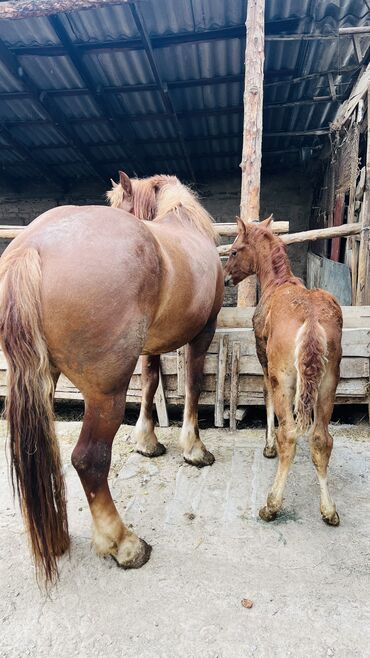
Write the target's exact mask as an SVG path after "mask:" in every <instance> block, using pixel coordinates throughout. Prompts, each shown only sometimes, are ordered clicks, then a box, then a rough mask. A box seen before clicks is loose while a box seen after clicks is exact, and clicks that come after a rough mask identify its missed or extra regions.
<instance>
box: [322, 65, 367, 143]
mask: <svg viewBox="0 0 370 658" xmlns="http://www.w3.org/2000/svg"><path fill="white" fill-rule="evenodd" d="M369 83H370V64H368V66H367V67H366V69H362V70H361V71H360V73H359V76H358V78H357V82H356V83H355V85H354V86H353V89H352V91H351V94H350V96H349V98H348V99H347V100H346V101H345V102H344V103H342V105H341V106H340V107H339V108H338V112H337V114H336V116H335V119H334V121H333V123H332V124H331V129H332V130H340V129H341V128H342V127H343V126H344V124H345V123H346V122H347V121H348V119H349V118H350V117H351V115H352V114H353V112H354V111H355V110H356V108H357V106H358V104H359V102H360V101H361V100H362V99H364V98H365V96H366V94H367V88H368V85H369Z"/></svg>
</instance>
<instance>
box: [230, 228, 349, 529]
mask: <svg viewBox="0 0 370 658" xmlns="http://www.w3.org/2000/svg"><path fill="white" fill-rule="evenodd" d="M237 222H238V235H237V238H236V240H235V242H234V243H233V245H232V247H231V253H230V256H229V259H228V261H227V263H226V266H225V282H226V283H227V282H229V281H232V282H233V283H234V284H235V285H236V284H237V283H239V282H240V281H242V280H243V279H245V278H246V277H247V276H249V275H251V274H257V276H258V279H259V282H260V286H261V299H260V301H259V303H258V306H257V307H256V310H255V313H254V317H253V327H254V331H255V337H256V347H257V355H258V358H259V361H260V363H261V366H262V369H263V373H264V391H265V401H266V413H267V433H266V445H265V448H264V455H265V457H275V456H276V448H277V453H278V457H279V463H278V468H277V473H276V477H275V481H274V484H273V486H272V489H271V491H270V493H269V495H268V497H267V503H266V505H265V506H264V507H263V508H262V509H261V510H260V517H261V518H262V519H264V520H265V521H272V520H273V519H274V518H275V517H276V515H277V512H278V511H279V510H280V509H281V506H282V502H283V491H284V486H285V483H286V479H287V475H288V471H289V467H290V465H291V463H292V461H293V459H294V456H295V450H296V439H297V435H298V434H299V433H304V432H305V431H306V430H308V429H310V435H309V441H310V448H311V456H312V461H313V463H314V465H315V467H316V471H317V475H318V480H319V484H320V493H321V504H320V510H321V514H322V518H323V520H324V521H325V522H326V523H328V524H329V525H333V526H336V525H338V524H339V516H338V514H337V512H336V508H335V504H334V502H333V500H332V498H331V496H330V494H329V491H328V485H327V467H328V463H329V459H330V454H331V451H332V446H333V439H332V437H331V436H330V434H329V431H328V424H329V421H330V418H331V415H332V411H333V406H334V400H335V391H336V388H337V384H338V380H339V365H340V360H341V355H342V349H341V337H342V312H341V309H340V306H339V305H338V303H337V302H336V300H335V299H334V297H333V296H332V295H330V294H329V293H327V292H325V291H324V290H307V288H305V286H304V285H303V283H302V281H301V280H300V279H297V278H296V277H295V276H293V274H292V271H291V269H290V266H289V260H288V257H287V254H286V250H285V246H284V244H283V242H282V241H281V240H280V238H278V237H277V236H276V235H274V234H273V233H272V231H271V230H270V228H269V224H270V222H271V218H269V219H267V220H265V221H264V222H261V223H260V224H256V223H248V224H245V223H244V222H243V221H242V220H241V219H239V218H237ZM275 414H276V416H277V419H278V430H277V433H276V448H275V430H274V417H275Z"/></svg>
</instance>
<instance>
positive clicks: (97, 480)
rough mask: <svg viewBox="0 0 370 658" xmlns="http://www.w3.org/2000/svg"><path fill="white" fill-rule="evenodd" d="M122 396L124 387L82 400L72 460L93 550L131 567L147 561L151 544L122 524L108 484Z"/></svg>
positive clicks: (121, 409)
mask: <svg viewBox="0 0 370 658" xmlns="http://www.w3.org/2000/svg"><path fill="white" fill-rule="evenodd" d="M125 399H126V391H125V392H124V393H120V394H119V395H101V394H99V395H94V397H92V396H91V397H89V398H88V399H86V400H85V405H86V410H85V416H84V421H83V425H82V430H81V434H80V438H79V440H78V443H77V445H76V447H75V449H74V451H73V453H72V463H73V466H74V467H75V469H76V470H77V472H78V475H79V477H80V480H81V482H82V486H83V488H84V490H85V494H86V497H87V500H88V503H89V506H90V511H91V514H92V518H93V543H94V545H95V548H96V550H97V552H98V553H100V554H103V555H112V556H113V557H114V558H115V560H116V561H117V563H118V564H119V566H121V567H123V568H125V569H135V568H139V567H141V566H142V565H143V564H145V562H147V560H148V559H149V556H150V551H151V547H150V546H149V545H148V544H147V543H146V542H145V541H144V540H142V539H139V537H137V536H136V535H135V534H134V533H133V532H131V531H130V530H128V529H127V528H126V526H125V525H124V524H123V522H122V520H121V517H120V516H119V514H118V512H117V509H116V507H115V505H114V502H113V500H112V496H111V493H110V490H109V486H108V473H109V468H110V463H111V451H112V443H113V439H114V436H115V434H116V432H117V430H118V428H119V426H120V424H121V422H122V418H123V415H124V410H125Z"/></svg>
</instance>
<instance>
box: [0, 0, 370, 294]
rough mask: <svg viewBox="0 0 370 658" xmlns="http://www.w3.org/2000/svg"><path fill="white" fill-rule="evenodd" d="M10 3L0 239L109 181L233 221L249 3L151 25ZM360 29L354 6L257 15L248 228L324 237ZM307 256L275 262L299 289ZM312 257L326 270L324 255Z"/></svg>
mask: <svg viewBox="0 0 370 658" xmlns="http://www.w3.org/2000/svg"><path fill="white" fill-rule="evenodd" d="M5 4H7V3H5ZM8 4H9V3H8ZM18 4H19V9H18V13H14V14H13V18H12V17H11V16H9V15H7V14H5V13H1V12H0V19H5V20H0V172H1V173H0V224H1V225H25V224H28V223H29V222H30V221H32V220H33V219H34V218H35V217H36V216H38V215H39V214H41V213H42V212H44V211H45V210H47V209H49V208H51V207H54V206H57V205H63V204H70V203H75V204H103V203H105V198H104V192H105V190H106V189H107V188H108V187H109V186H110V178H111V177H116V176H117V172H118V170H119V169H123V170H125V171H126V172H127V173H129V174H130V175H136V176H139V177H141V176H148V175H151V174H155V173H166V174H175V175H177V176H178V177H179V178H180V179H181V180H182V181H184V182H186V183H189V184H191V185H192V186H193V187H195V188H196V189H197V190H198V192H199V194H200V196H201V198H202V199H203V202H204V204H205V206H206V207H207V208H208V210H209V211H210V212H211V214H212V215H213V216H214V218H215V220H216V221H219V222H232V221H233V220H234V217H235V215H236V214H238V212H239V204H240V183H241V181H240V168H239V163H240V159H241V151H242V143H243V90H244V60H245V22H246V8H247V4H248V3H247V2H245V0H235V1H234V2H232V3H227V2H224V1H223V0H216V1H215V0H212V1H211V0H203V1H202V2H195V1H194V0H184V1H183V2H177V3H174V2H172V1H170V0H161V2H160V11H158V4H157V3H156V2H154V0H145V1H142V2H137V3H135V2H125V3H119V4H117V3H114V2H113V3H107V5H106V6H103V4H102V5H101V6H99V3H96V6H95V7H93V8H88V9H86V6H87V5H88V4H89V3H84V2H83V1H82V0H77V1H76V2H75V3H74V7H75V10H74V11H68V12H66V13H63V12H62V13H59V12H58V13H56V11H57V9H58V3H57V2H54V3H49V8H48V6H47V4H48V3H45V2H44V3H38V8H36V7H35V6H36V4H37V3H31V5H32V4H33V5H34V7H33V9H32V11H28V13H27V10H23V12H22V9H21V4H22V3H18ZM62 8H63V3H61V4H60V7H59V9H60V10H61V9H62ZM2 11H3V12H5V11H6V9H4V10H2ZM53 12H54V13H53ZM368 23H369V13H368V6H367V3H366V2H362V1H359V0H345V1H341V2H339V1H336V2H326V1H322V2H321V1H320V2H313V1H312V0H305V1H299V2H297V0H288V1H287V2H284V3H282V2H278V1H277V0H267V2H266V6H265V49H264V50H265V65H264V85H263V100H264V114H263V152H262V183H261V206H260V215H261V217H263V216H265V215H267V214H270V213H271V212H273V213H274V217H275V219H276V220H288V221H289V226H290V231H291V232H295V231H302V230H305V229H308V228H310V226H311V227H316V226H318V227H320V226H321V227H322V226H325V225H327V222H328V218H327V213H326V212H325V209H324V210H323V208H322V196H323V188H324V187H325V185H326V187H327V179H326V178H325V168H326V165H327V163H328V161H329V162H330V160H331V159H333V145H334V142H335V140H334V139H333V132H332V128H331V125H332V122H334V121H335V117H336V115H337V113H338V111H339V109H340V107H341V104H342V103H343V102H344V101H345V100H346V99H347V98H348V97H349V96H350V94H351V91H352V89H353V87H354V85H355V82H356V81H357V80H358V77H359V75H360V74H361V73H363V71H364V68H365V67H366V66H367V64H368V63H369V59H370V58H369V55H370V33H369V31H367V32H366V26H368ZM354 26H355V27H356V28H357V29H358V28H359V27H361V26H363V28H364V32H362V33H360V34H353V33H351V31H350V30H351V28H352V27H354ZM343 29H344V31H345V30H346V29H347V30H348V29H349V33H348V34H347V33H343V34H342V33H340V31H343ZM368 29H369V30H370V27H369V28H368ZM365 114H366V112H365ZM363 127H365V128H366V120H365V123H364V124H363ZM362 129H364V128H362ZM363 141H364V140H363ZM337 145H338V144H337ZM364 148H365V145H364V146H363V149H362V151H364ZM360 158H361V153H360ZM360 166H361V163H360ZM320 200H321V201H320ZM320 203H321V206H320ZM312 206H314V209H313V211H312ZM6 244H7V241H6V240H4V239H3V240H2V243H1V247H2V249H3V248H4V246H5V245H6ZM341 248H342V249H343V247H341ZM307 250H308V243H307V242H304V243H301V244H296V245H292V246H290V247H289V253H290V257H291V260H292V265H293V270H294V272H295V274H297V275H298V276H301V277H303V278H306V275H307ZM313 251H316V252H318V253H320V254H321V255H330V241H325V242H323V241H320V242H318V243H316V245H315V246H314V247H313ZM341 259H342V260H344V257H343V254H341ZM226 303H227V304H230V305H234V304H235V303H236V295H235V291H234V292H232V293H231V295H230V293H229V295H228V297H227V301H226Z"/></svg>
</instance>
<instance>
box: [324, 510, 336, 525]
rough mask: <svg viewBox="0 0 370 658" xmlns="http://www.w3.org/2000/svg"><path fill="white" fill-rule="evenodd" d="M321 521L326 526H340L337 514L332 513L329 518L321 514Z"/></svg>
mask: <svg viewBox="0 0 370 658" xmlns="http://www.w3.org/2000/svg"><path fill="white" fill-rule="evenodd" d="M322 520H323V521H324V523H326V524H327V525H332V526H337V525H339V524H340V518H339V514H338V513H337V512H334V513H333V514H332V515H331V516H325V515H324V514H322Z"/></svg>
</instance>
